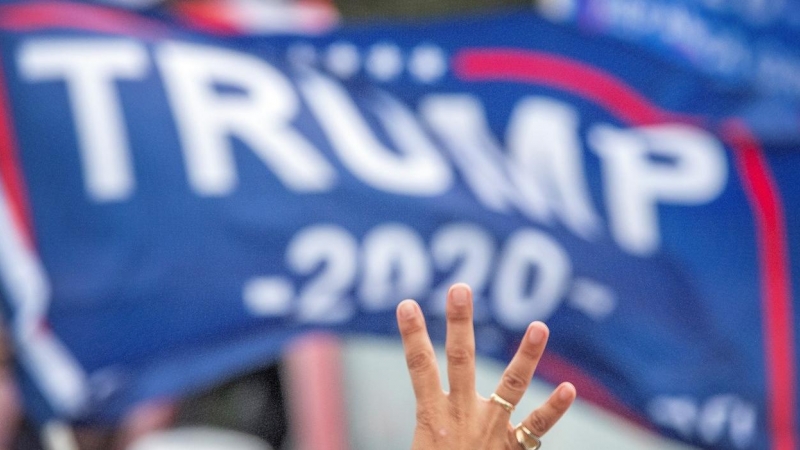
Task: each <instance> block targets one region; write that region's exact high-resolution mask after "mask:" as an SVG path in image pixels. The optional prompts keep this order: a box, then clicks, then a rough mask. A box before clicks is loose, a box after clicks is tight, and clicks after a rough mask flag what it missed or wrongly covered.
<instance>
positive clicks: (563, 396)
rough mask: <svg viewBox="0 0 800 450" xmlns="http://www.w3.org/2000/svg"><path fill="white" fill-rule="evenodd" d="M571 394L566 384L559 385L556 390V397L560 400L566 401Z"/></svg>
mask: <svg viewBox="0 0 800 450" xmlns="http://www.w3.org/2000/svg"><path fill="white" fill-rule="evenodd" d="M571 396H572V392H570V389H568V388H567V387H566V386H561V389H559V390H558V398H559V399H560V400H561V401H564V402H565V401H567V400H568V399H569V398H570V397H571Z"/></svg>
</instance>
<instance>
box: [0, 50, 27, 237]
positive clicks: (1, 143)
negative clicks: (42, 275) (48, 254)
mask: <svg viewBox="0 0 800 450" xmlns="http://www.w3.org/2000/svg"><path fill="white" fill-rule="evenodd" d="M0 67H2V61H1V60H0ZM18 148H19V147H18V146H17V139H16V136H15V134H14V124H13V120H12V118H11V108H10V103H9V99H8V91H7V90H6V83H5V77H4V75H3V71H2V70H0V177H2V183H3V190H4V192H5V194H6V197H7V199H8V203H9V205H10V208H11V215H12V217H13V219H14V223H15V225H16V226H17V229H18V230H20V231H21V234H22V236H23V238H24V239H25V243H26V244H27V245H28V247H29V248H33V225H32V222H31V219H30V210H29V209H28V202H27V200H26V199H27V198H28V195H27V191H26V190H25V184H24V183H23V180H22V173H21V166H20V165H19V156H18V154H17V152H18Z"/></svg>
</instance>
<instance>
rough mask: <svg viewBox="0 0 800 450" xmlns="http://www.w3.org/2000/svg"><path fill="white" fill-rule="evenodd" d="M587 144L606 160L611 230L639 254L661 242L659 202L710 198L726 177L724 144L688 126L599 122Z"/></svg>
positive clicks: (623, 244) (696, 202)
mask: <svg viewBox="0 0 800 450" xmlns="http://www.w3.org/2000/svg"><path fill="white" fill-rule="evenodd" d="M589 144H590V146H591V147H592V148H593V150H594V151H595V153H597V154H598V155H599V156H600V158H601V160H602V167H603V180H604V188H605V189H604V190H605V199H606V203H607V205H606V207H607V208H608V214H609V222H610V228H611V231H612V234H613V236H614V238H615V240H616V241H617V243H618V244H619V245H620V247H622V248H623V249H625V250H627V251H629V252H631V253H635V254H638V255H648V254H651V253H652V252H654V251H655V250H657V249H658V247H659V244H660V232H659V227H658V210H657V206H658V204H660V203H668V204H679V205H699V204H703V203H707V202H710V201H712V200H713V199H715V198H716V197H717V196H718V195H719V194H720V193H721V192H722V189H723V188H724V186H725V183H726V180H727V164H726V160H725V153H724V150H723V148H722V145H721V144H720V143H719V141H718V140H717V139H715V138H714V137H713V136H712V135H711V134H709V133H707V132H705V131H703V130H701V129H699V128H696V127H692V126H689V125H681V124H669V125H654V126H647V127H642V128H638V129H632V130H622V129H618V128H615V127H612V126H609V125H597V126H595V127H594V128H593V129H592V130H590V132H589Z"/></svg>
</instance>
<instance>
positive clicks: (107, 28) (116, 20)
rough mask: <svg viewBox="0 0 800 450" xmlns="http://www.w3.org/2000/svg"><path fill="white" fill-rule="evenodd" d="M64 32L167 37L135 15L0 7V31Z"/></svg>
mask: <svg viewBox="0 0 800 450" xmlns="http://www.w3.org/2000/svg"><path fill="white" fill-rule="evenodd" d="M53 28H64V29H71V30H84V31H94V32H98V33H108V34H118V35H126V36H133V37H144V38H158V37H166V36H169V35H170V34H171V32H170V30H169V28H168V27H166V26H165V25H164V24H162V23H160V22H158V21H155V20H150V19H146V18H144V17H141V16H137V15H136V14H133V13H130V12H126V11H119V10H115V9H111V8H105V7H100V6H92V5H84V4H79V3H68V2H47V1H42V2H27V3H23V4H12V5H2V6H0V30H7V31H18V32H22V31H37V30H42V29H53Z"/></svg>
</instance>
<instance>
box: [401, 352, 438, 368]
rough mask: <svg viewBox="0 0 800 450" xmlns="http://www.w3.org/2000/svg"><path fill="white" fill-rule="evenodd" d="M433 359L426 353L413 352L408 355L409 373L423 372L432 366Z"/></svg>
mask: <svg viewBox="0 0 800 450" xmlns="http://www.w3.org/2000/svg"><path fill="white" fill-rule="evenodd" d="M433 361H434V357H433V355H431V354H430V353H428V352H426V351H418V352H413V353H410V354H409V355H408V358H407V362H408V370H410V371H411V372H415V373H416V372H424V371H426V370H428V369H430V368H431V367H433V364H434V362H433Z"/></svg>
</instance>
